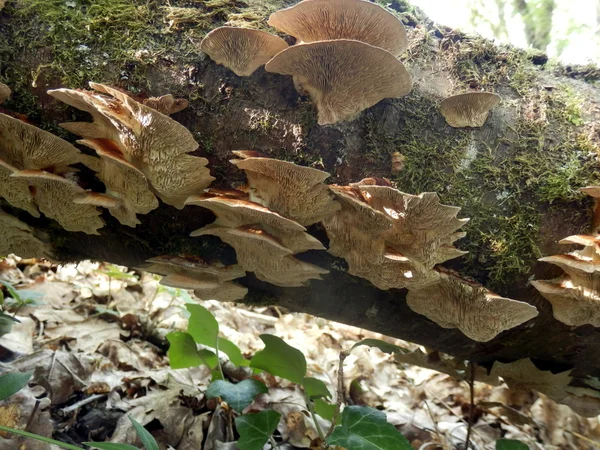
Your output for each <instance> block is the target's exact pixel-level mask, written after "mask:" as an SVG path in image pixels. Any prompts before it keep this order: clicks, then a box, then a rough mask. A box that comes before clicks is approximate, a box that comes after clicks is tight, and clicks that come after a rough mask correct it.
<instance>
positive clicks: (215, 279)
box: [142, 255, 248, 302]
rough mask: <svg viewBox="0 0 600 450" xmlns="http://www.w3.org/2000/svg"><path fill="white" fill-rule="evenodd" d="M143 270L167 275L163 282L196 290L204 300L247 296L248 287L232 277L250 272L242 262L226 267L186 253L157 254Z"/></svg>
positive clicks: (148, 261) (171, 285)
mask: <svg viewBox="0 0 600 450" xmlns="http://www.w3.org/2000/svg"><path fill="white" fill-rule="evenodd" d="M146 262H147V263H149V265H146V266H144V267H142V268H143V270H146V271H148V272H152V273H157V274H160V275H163V278H162V280H161V281H160V284H162V285H164V286H170V287H176V288H180V289H193V290H194V293H195V294H196V296H197V297H198V298H200V299H202V300H219V301H223V302H232V301H237V300H241V299H243V298H244V297H245V296H246V294H247V292H248V289H246V288H245V287H243V286H240V285H238V284H237V283H232V282H231V280H234V279H236V278H241V277H243V276H245V275H246V273H245V272H244V270H243V269H242V268H241V267H240V266H239V265H237V264H236V265H232V266H225V265H223V264H221V263H209V262H207V261H204V260H202V259H200V258H197V257H194V256H190V255H182V256H171V255H163V256H156V257H154V258H151V259H149V260H147V261H146Z"/></svg>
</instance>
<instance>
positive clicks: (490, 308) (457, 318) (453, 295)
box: [406, 273, 538, 342]
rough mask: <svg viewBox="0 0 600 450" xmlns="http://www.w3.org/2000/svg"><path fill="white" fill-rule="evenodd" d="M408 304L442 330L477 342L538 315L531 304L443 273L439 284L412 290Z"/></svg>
mask: <svg viewBox="0 0 600 450" xmlns="http://www.w3.org/2000/svg"><path fill="white" fill-rule="evenodd" d="M406 303H407V304H408V306H409V307H410V309H412V310H413V311H414V312H416V313H418V314H422V315H424V316H426V317H427V318H429V319H430V320H432V321H433V322H435V323H437V324H438V325H439V326H441V327H442V328H458V329H459V330H460V331H462V332H463V333H464V334H465V335H466V336H467V337H469V338H470V339H473V340H474V341H477V342H487V341H490V340H492V339H494V338H495V337H496V336H497V335H498V334H499V333H501V332H502V331H504V330H509V329H511V328H514V327H516V326H518V325H521V324H522V323H525V322H527V321H528V320H530V319H533V318H534V317H536V316H537V315H538V311H537V309H536V308H535V307H534V306H532V305H530V304H528V303H524V302H519V301H516V300H511V299H508V298H503V297H500V296H498V295H496V294H494V293H493V292H490V291H488V290H487V289H485V288H484V287H483V286H479V285H476V284H473V283H470V282H467V281H466V280H462V279H461V278H459V277H456V276H454V275H449V274H446V273H440V279H439V281H438V282H437V283H434V284H429V285H427V286H424V287H422V288H418V289H414V290H412V289H411V290H409V291H408V295H407V300H406Z"/></svg>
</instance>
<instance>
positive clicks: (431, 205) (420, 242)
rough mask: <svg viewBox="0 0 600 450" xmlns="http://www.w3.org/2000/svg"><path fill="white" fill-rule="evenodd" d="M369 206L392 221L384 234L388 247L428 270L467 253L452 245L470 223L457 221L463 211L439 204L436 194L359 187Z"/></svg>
mask: <svg viewBox="0 0 600 450" xmlns="http://www.w3.org/2000/svg"><path fill="white" fill-rule="evenodd" d="M354 186H356V188H357V189H359V190H360V191H361V192H362V194H363V197H364V198H365V200H366V202H367V203H368V204H369V205H370V206H371V207H373V208H374V209H376V210H378V211H380V212H381V213H382V214H384V215H385V216H386V217H388V218H389V219H390V220H391V223H392V227H391V228H390V229H389V230H388V231H385V232H384V233H383V234H382V238H383V239H384V240H385V241H386V244H387V246H389V247H391V248H393V249H394V250H396V251H397V252H399V253H402V254H403V255H405V256H408V257H410V258H412V259H414V260H416V261H419V262H420V263H421V264H423V265H424V266H425V267H427V268H428V269H431V268H433V266H434V265H436V264H440V263H443V262H445V261H447V260H449V259H453V258H458V257H459V256H462V255H464V254H466V253H467V252H465V251H462V250H459V249H457V248H455V247H454V246H453V245H452V244H453V243H454V242H455V241H456V240H458V239H460V238H462V237H464V236H465V234H466V233H464V232H457V230H458V229H460V228H461V227H462V226H463V225H465V224H466V223H467V222H468V221H469V219H458V218H457V217H456V216H457V215H458V213H459V212H460V208H459V207H456V206H447V205H442V204H441V203H440V199H439V197H438V195H437V194H436V193H434V192H425V193H422V194H420V195H411V194H406V193H404V192H400V191H398V190H397V189H394V188H392V187H389V186H377V185H367V184H361V183H357V184H356V185H354Z"/></svg>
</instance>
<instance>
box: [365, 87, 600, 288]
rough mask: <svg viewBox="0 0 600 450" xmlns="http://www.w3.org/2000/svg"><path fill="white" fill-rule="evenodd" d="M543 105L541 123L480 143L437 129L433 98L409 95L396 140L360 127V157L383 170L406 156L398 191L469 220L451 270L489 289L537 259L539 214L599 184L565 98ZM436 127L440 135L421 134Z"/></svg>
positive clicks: (467, 134) (465, 133)
mask: <svg viewBox="0 0 600 450" xmlns="http://www.w3.org/2000/svg"><path fill="white" fill-rule="evenodd" d="M542 101H544V100H542ZM545 101H546V102H547V103H548V106H547V110H548V111H549V113H548V117H547V121H541V120H540V121H537V122H527V121H525V120H524V119H518V120H517V121H516V124H515V126H514V127H513V129H512V130H511V129H507V130H504V131H503V132H502V133H501V134H500V137H498V138H496V139H495V140H494V139H491V140H490V139H486V141H485V142H483V141H480V140H479V138H478V132H477V131H469V130H461V129H450V128H449V127H447V126H445V125H444V123H443V119H442V118H441V116H440V115H439V114H438V113H437V102H436V99H433V98H429V97H427V96H422V95H418V94H417V93H414V92H413V93H412V94H411V95H410V96H409V97H407V98H406V99H405V100H404V101H403V102H402V103H401V108H403V111H402V113H401V117H402V119H403V121H405V124H404V125H403V126H402V132H401V133H400V134H398V135H395V136H387V137H386V136H384V135H382V134H381V133H380V132H377V131H376V130H374V131H372V132H370V131H369V126H367V142H368V144H369V147H368V151H367V154H366V158H368V159H370V160H371V161H373V163H374V164H383V163H384V160H385V161H386V163H387V164H389V154H390V153H391V152H393V151H399V152H400V153H402V154H403V155H404V156H405V157H406V165H405V167H404V169H403V170H402V172H400V173H399V174H398V176H397V177H396V180H395V181H396V182H397V183H398V186H399V188H400V189H401V190H402V191H405V192H409V193H420V192H437V193H438V194H439V196H440V199H441V201H442V203H444V204H449V205H454V206H460V207H461V208H462V211H461V214H460V217H470V218H471V221H470V222H469V223H468V224H467V225H466V226H465V227H464V230H465V231H467V233H468V239H466V240H465V241H464V242H461V241H459V242H458V246H459V247H460V248H461V249H464V250H468V251H469V254H468V255H467V256H466V257H464V259H461V260H457V262H455V263H453V264H462V265H463V266H464V267H461V271H463V273H465V274H466V275H469V276H472V277H474V278H476V279H478V280H479V281H482V282H485V283H486V285H488V286H490V287H491V288H492V289H494V287H495V286H499V285H501V284H502V281H503V280H506V279H516V278H518V277H521V276H522V277H524V276H526V275H527V273H528V271H529V270H530V268H531V265H532V264H533V262H534V261H535V259H537V258H539V257H540V256H542V255H541V251H540V248H539V244H540V243H539V239H540V226H541V222H540V219H541V216H542V214H544V213H546V212H547V210H548V209H549V208H551V207H552V205H557V206H562V207H564V205H565V204H566V203H567V202H573V201H581V199H582V198H583V196H582V194H581V193H580V192H579V188H580V187H583V186H586V185H591V184H598V183H600V170H598V162H597V160H596V154H595V153H594V151H593V150H594V146H593V144H592V143H591V142H589V140H588V139H587V138H585V137H584V135H583V134H582V133H581V130H580V129H579V128H578V127H577V126H575V125H574V121H573V120H572V119H573V117H579V116H577V114H576V111H575V110H574V109H573V108H572V106H573V98H572V97H571V96H570V95H569V93H568V91H561V92H560V93H559V92H557V93H556V94H555V95H553V96H551V97H549V98H547V99H545ZM575 122H577V121H575ZM368 123H369V122H368V121H367V124H368ZM372 125H373V126H375V125H376V121H375V120H373V121H372ZM486 126H490V125H489V124H488V125H486ZM440 127H445V130H444V131H441V132H440V131H436V132H435V133H426V132H424V131H425V130H428V129H433V130H439V128H440ZM582 214H584V215H585V209H584V208H582ZM574 221H577V220H576V218H575V219H574ZM580 222H582V220H580Z"/></svg>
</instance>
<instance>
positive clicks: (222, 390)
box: [206, 380, 269, 413]
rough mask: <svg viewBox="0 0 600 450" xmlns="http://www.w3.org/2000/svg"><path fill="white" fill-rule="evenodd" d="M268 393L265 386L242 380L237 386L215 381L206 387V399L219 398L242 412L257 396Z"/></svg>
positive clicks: (227, 382)
mask: <svg viewBox="0 0 600 450" xmlns="http://www.w3.org/2000/svg"><path fill="white" fill-rule="evenodd" d="M267 392H269V389H268V388H267V386H265V385H264V384H263V383H261V382H260V381H257V380H244V381H240V382H239V383H237V384H233V383H230V382H229V381H224V380H217V381H213V382H212V383H210V384H209V385H208V389H206V398H213V397H221V398H222V399H223V401H225V402H226V403H227V404H228V405H229V406H231V407H232V408H233V409H235V410H236V411H238V412H240V413H241V412H242V411H243V410H244V409H245V408H247V407H248V405H250V403H252V402H253V401H254V398H255V397H256V396H257V395H258V394H266V393H267Z"/></svg>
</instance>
